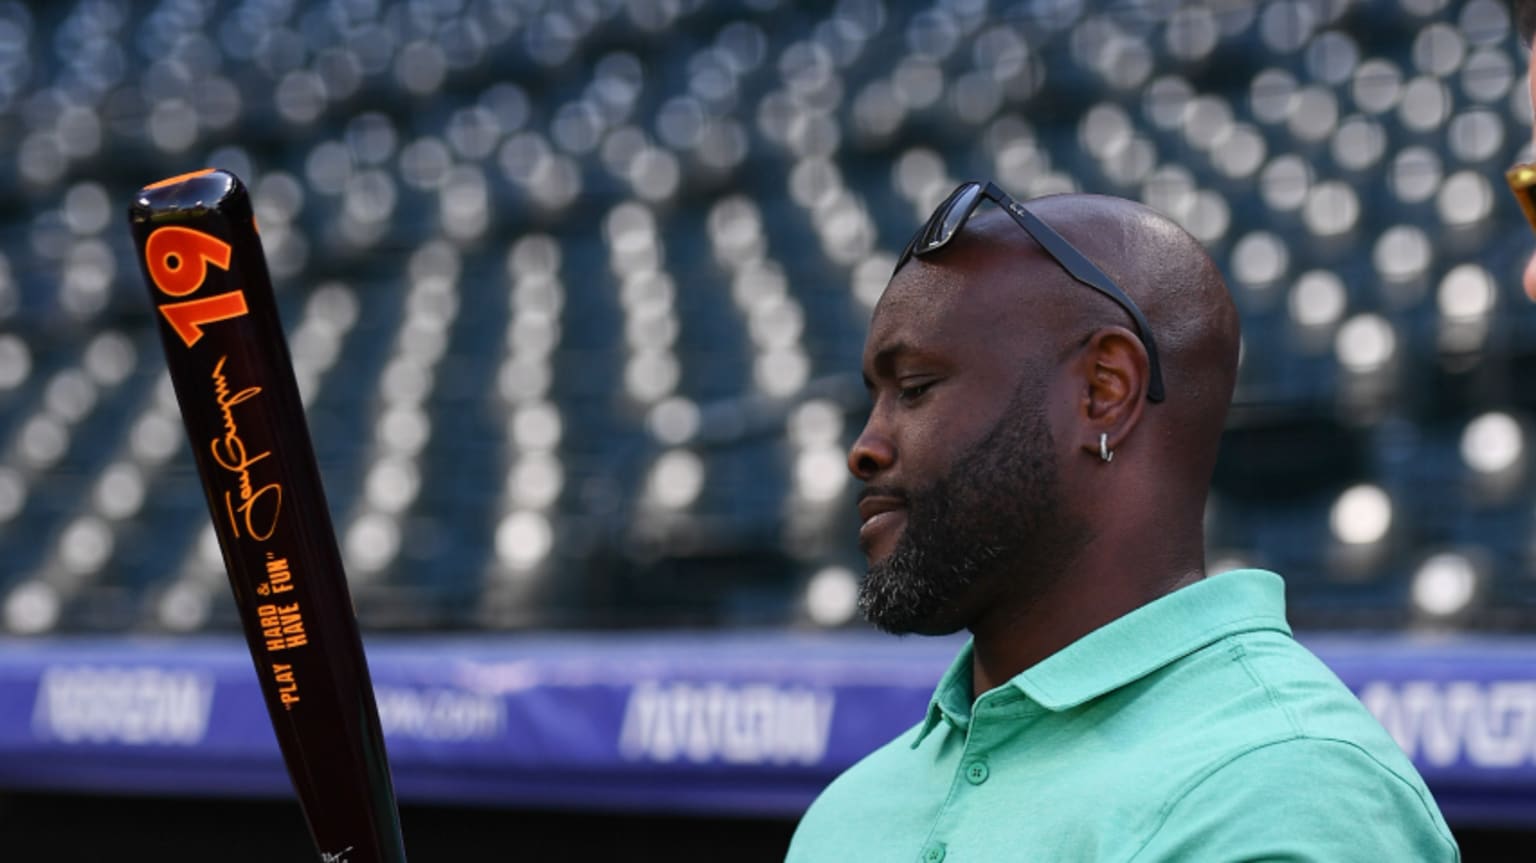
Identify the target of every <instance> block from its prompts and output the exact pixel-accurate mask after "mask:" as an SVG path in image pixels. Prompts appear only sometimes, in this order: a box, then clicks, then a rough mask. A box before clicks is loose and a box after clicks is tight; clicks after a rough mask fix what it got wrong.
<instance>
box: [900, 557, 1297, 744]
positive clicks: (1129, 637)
mask: <svg viewBox="0 0 1536 863" xmlns="http://www.w3.org/2000/svg"><path fill="white" fill-rule="evenodd" d="M1259 630H1273V631H1276V632H1283V633H1285V634H1286V635H1290V634H1291V628H1290V626H1289V625H1288V624H1287V623H1286V622H1285V582H1284V581H1282V580H1281V578H1280V576H1278V575H1276V574H1275V573H1273V572H1267V571H1265V570H1259V569H1239V570H1233V571H1231V572H1224V573H1222V574H1220V575H1213V576H1211V577H1209V578H1205V579H1202V580H1200V581H1197V582H1195V583H1194V584H1191V585H1188V586H1186V587H1182V588H1180V589H1178V590H1175V591H1173V592H1172V593H1169V594H1167V595H1166V596H1162V597H1159V598H1158V599H1156V600H1154V601H1152V602H1149V603H1147V604H1146V605H1144V606H1142V607H1140V608H1138V609H1136V610H1135V611H1132V612H1131V613H1129V614H1126V615H1124V616H1122V617H1120V618H1119V619H1117V620H1114V621H1111V622H1110V623H1107V624H1105V625H1104V626H1102V627H1100V628H1098V629H1096V630H1094V631H1093V632H1090V633H1088V634H1087V635H1085V636H1083V637H1082V638H1079V639H1078V640H1077V641H1074V642H1073V643H1071V644H1069V645H1067V646H1066V647H1064V648H1062V649H1061V650H1059V651H1057V652H1056V653H1054V654H1052V655H1050V656H1048V657H1046V658H1045V659H1044V660H1042V661H1041V662H1039V663H1037V664H1036V665H1034V666H1032V667H1031V668H1028V669H1026V670H1025V671H1023V672H1021V673H1020V674H1018V675H1017V676H1016V677H1014V678H1013V679H1012V680H1010V681H1008V683H1006V684H1004V686H1011V687H1013V688H1015V689H1017V690H1018V691H1019V692H1021V693H1023V694H1024V695H1025V696H1026V697H1028V698H1029V699H1030V700H1032V701H1034V702H1035V703H1036V704H1039V705H1040V706H1041V707H1044V708H1045V709H1047V710H1050V711H1060V710H1067V709H1069V708H1072V707H1077V706H1078V705H1081V704H1084V703H1086V702H1089V701H1092V700H1093V699H1095V698H1098V697H1099V696H1101V695H1104V694H1106V693H1108V692H1112V691H1114V690H1116V689H1119V688H1120V687H1122V686H1125V685H1126V684H1129V683H1132V682H1134V681H1136V680H1140V679H1141V678H1143V677H1145V676H1147V675H1148V674H1151V673H1152V672H1154V671H1156V670H1158V669H1159V668H1162V667H1163V666H1165V665H1168V664H1169V663H1171V662H1173V661H1175V660H1177V659H1180V658H1182V657H1185V656H1188V655H1189V654H1191V653H1194V652H1195V651H1197V650H1199V649H1201V648H1203V647H1206V646H1207V645H1210V644H1213V643H1215V642H1217V641H1220V640H1221V639H1223V638H1226V637H1228V636H1230V635H1236V634H1238V633H1242V632H1255V631H1259ZM971 650H972V647H971V644H970V643H969V642H967V643H966V645H965V647H964V648H963V649H962V650H961V651H960V655H958V656H956V657H955V661H954V662H953V663H952V664H951V665H950V667H949V670H948V671H946V672H945V673H944V676H943V678H941V679H940V680H939V685H938V687H937V688H936V689H935V690H934V693H933V698H932V699H931V700H930V701H929V702H928V715H927V718H926V720H925V721H924V722H923V726H922V729H921V730H920V731H919V733H918V735H917V738H916V740H914V741H913V744H912V745H913V746H914V747H915V746H916V745H917V744H919V743H921V742H922V740H923V738H924V737H926V736H927V735H928V732H930V731H932V730H933V728H934V726H936V725H937V724H938V722H939V720H940V719H941V718H948V719H949V720H950V721H951V722H952V723H954V724H955V725H957V726H964V725H965V724H966V723H967V722H968V721H969V719H970V707H971V701H972V699H971Z"/></svg>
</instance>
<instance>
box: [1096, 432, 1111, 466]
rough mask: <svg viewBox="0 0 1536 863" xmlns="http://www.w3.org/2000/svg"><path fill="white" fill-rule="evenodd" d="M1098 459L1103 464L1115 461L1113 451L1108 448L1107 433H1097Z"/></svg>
mask: <svg viewBox="0 0 1536 863" xmlns="http://www.w3.org/2000/svg"><path fill="white" fill-rule="evenodd" d="M1099 458H1101V459H1103V460H1104V463H1105V464H1109V463H1110V462H1112V461H1114V460H1115V451H1114V450H1112V449H1110V448H1109V433H1108V432H1100V433H1099Z"/></svg>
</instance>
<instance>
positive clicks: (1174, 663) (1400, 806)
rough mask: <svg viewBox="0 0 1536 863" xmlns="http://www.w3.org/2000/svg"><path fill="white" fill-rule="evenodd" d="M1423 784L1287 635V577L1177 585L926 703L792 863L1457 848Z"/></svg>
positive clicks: (962, 668)
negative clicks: (1024, 663) (984, 681)
mask: <svg viewBox="0 0 1536 863" xmlns="http://www.w3.org/2000/svg"><path fill="white" fill-rule="evenodd" d="M1459 859H1460V853H1459V851H1458V850H1457V847H1456V842H1455V840H1454V839H1453V838H1452V837H1451V833H1450V830H1449V829H1447V828H1446V825H1445V820H1444V819H1443V818H1442V817H1441V815H1440V810H1439V808H1438V807H1437V806H1436V805H1435V801H1434V799H1433V798H1432V797H1430V794H1429V790H1428V789H1427V788H1425V787H1424V782H1423V780H1422V779H1421V778H1420V777H1419V775H1418V772H1417V771H1415V770H1414V768H1413V765H1412V764H1411V763H1410V762H1409V761H1408V759H1407V757H1406V756H1404V755H1403V753H1402V751H1401V750H1400V749H1399V748H1398V747H1397V745H1396V744H1395V743H1394V742H1393V741H1392V738H1391V737H1390V736H1388V734H1387V732H1386V731H1385V730H1384V729H1383V728H1382V727H1381V725H1380V724H1379V723H1378V722H1377V721H1376V719H1375V718H1374V717H1373V716H1371V714H1370V713H1369V712H1368V711H1366V709H1365V708H1364V707H1363V706H1361V704H1360V701H1359V700H1358V699H1357V698H1355V696H1354V695H1353V694H1352V693H1351V692H1350V691H1349V690H1348V689H1347V688H1346V687H1345V686H1344V684H1343V683H1342V682H1341V681H1340V680H1339V679H1338V678H1337V677H1336V676H1334V674H1333V673H1332V672H1330V671H1329V670H1328V669H1327V668H1326V667H1325V666H1324V665H1323V664H1322V662H1320V661H1319V660H1318V659H1317V657H1315V656H1313V655H1312V654H1311V652H1309V651H1308V650H1307V649H1306V648H1304V647H1302V646H1301V645H1299V644H1297V643H1296V641H1295V640H1294V639H1292V638H1291V631H1290V627H1289V626H1288V625H1287V624H1286V622H1285V598H1284V584H1283V582H1282V581H1281V580H1280V577H1279V576H1277V575H1275V574H1274V573H1271V572H1263V571H1259V570H1239V571H1235V572H1228V573H1224V574H1222V575H1217V576H1212V577H1210V578H1207V579H1205V580H1203V581H1200V582H1196V583H1195V584H1192V585H1190V586H1188V587H1184V588H1181V589H1179V590H1176V591H1174V592H1173V593H1170V594H1168V595H1167V596H1164V597H1162V598H1160V599H1158V600H1156V601H1155V602H1152V603H1149V604H1148V605H1145V606H1143V607H1141V608H1139V609H1137V610H1136V611H1134V612H1131V613H1130V614H1127V615H1125V616H1124V617H1121V618H1120V619H1118V620H1116V621H1114V622H1112V623H1110V624H1108V625H1106V626H1104V627H1102V628H1100V629H1098V630H1095V631H1094V632H1091V633H1089V634H1088V635H1086V636H1084V637H1082V638H1081V639H1079V640H1078V641H1076V642H1074V643H1073V644H1071V645H1069V646H1067V647H1066V648H1065V649H1063V650H1061V651H1059V652H1057V653H1056V654H1054V655H1052V656H1050V657H1049V658H1047V659H1045V660H1044V661H1042V662H1040V663H1039V664H1037V665H1035V666H1034V667H1032V668H1030V669H1028V670H1027V671H1024V672H1023V673H1021V674H1019V675H1018V676H1017V677H1015V678H1013V679H1012V680H1010V681H1008V682H1007V683H1005V684H1003V685H1001V686H998V687H997V688H995V689H992V690H990V691H988V692H986V693H983V694H982V695H981V697H979V698H977V699H975V702H974V703H972V699H971V646H970V645H969V644H967V645H966V647H965V649H963V650H962V651H961V652H960V655H959V656H958V657H956V659H955V661H954V664H953V665H951V666H950V669H949V671H948V672H947V673H946V674H945V675H944V677H943V679H942V680H940V682H939V685H938V689H937V690H936V691H935V692H934V695H933V700H932V701H931V702H930V703H929V705H928V715H927V717H926V718H925V719H924V720H923V721H922V722H919V723H918V724H917V725H916V726H915V727H913V728H912V729H911V730H909V731H908V732H906V733H904V734H902V735H901V736H900V737H898V738H897V739H896V740H894V741H892V742H890V743H888V744H886V745H885V746H883V747H882V748H880V749H879V750H877V751H876V752H874V753H873V754H871V755H869V756H868V757H866V758H865V759H863V760H862V761H860V762H859V763H858V764H855V765H854V766H853V767H851V768H849V769H848V771H847V772H845V773H843V775H842V776H839V777H838V778H837V779H836V780H835V781H834V782H833V783H832V784H831V785H829V786H828V787H827V789H826V790H825V791H823V792H822V794H821V796H820V797H819V798H817V800H816V802H815V803H814V804H812V805H811V808H810V809H809V810H808V811H807V812H806V814H805V817H804V818H803V819H802V820H801V822H800V826H799V827H798V828H797V829H796V831H795V836H794V840H793V841H792V842H791V844H790V848H789V856H788V860H789V861H793V863H799V861H829V863H831V861H836V863H847V861H887V860H890V861H907V863H971V861H994V860H1021V861H1070V863H1083V861H1128V863H1152V861H1223V863H1238V861H1261V860H1262V861H1270V860H1273V861H1287V863H1311V861H1317V863H1323V861H1327V863H1340V861H1359V863H1385V861H1392V863H1397V861H1453V860H1459Z"/></svg>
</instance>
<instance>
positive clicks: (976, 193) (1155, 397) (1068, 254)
mask: <svg viewBox="0 0 1536 863" xmlns="http://www.w3.org/2000/svg"><path fill="white" fill-rule="evenodd" d="M983 200H990V201H992V202H993V203H994V204H997V205H998V206H999V207H1002V208H1003V211H1004V212H1006V213H1007V214H1008V215H1009V216H1012V217H1013V221H1014V222H1016V223H1017V224H1018V226H1019V227H1020V228H1023V229H1024V233H1026V234H1029V235H1030V236H1031V237H1033V238H1034V240H1035V242H1036V243H1039V244H1040V247H1041V248H1042V249H1045V253H1046V254H1048V255H1050V256H1051V258H1052V259H1053V260H1055V261H1056V263H1057V264H1059V265H1060V266H1061V268H1062V269H1063V270H1066V271H1067V274H1068V275H1070V276H1071V277H1072V278H1073V279H1076V280H1077V281H1079V282H1081V283H1083V284H1084V285H1087V286H1088V287H1090V288H1093V289H1094V290H1096V291H1098V292H1099V293H1101V294H1103V295H1104V296H1106V297H1109V298H1110V299H1112V300H1114V301H1115V302H1116V303H1118V304H1119V305H1120V307H1121V308H1123V309H1125V311H1126V312H1127V313H1128V314H1129V315H1130V316H1131V319H1132V320H1133V321H1134V322H1135V323H1136V335H1137V336H1138V337H1139V338H1140V339H1141V344H1142V346H1143V347H1144V348H1146V350H1147V366H1148V371H1149V377H1150V378H1151V380H1150V381H1149V382H1148V384H1147V400H1148V401H1151V402H1161V401H1162V400H1163V397H1164V393H1163V367H1162V364H1161V363H1159V362H1158V358H1157V342H1156V341H1154V340H1153V338H1152V328H1151V326H1149V325H1148V324H1147V318H1146V316H1145V315H1143V314H1142V313H1141V309H1139V308H1137V306H1136V303H1135V302H1134V301H1133V300H1132V299H1131V298H1130V297H1129V296H1127V295H1126V293H1125V291H1122V290H1120V286H1119V285H1116V284H1115V282H1114V280H1113V279H1111V278H1110V277H1109V276H1108V275H1106V274H1105V273H1104V271H1103V270H1101V269H1099V268H1098V266H1097V265H1095V264H1094V263H1093V261H1090V260H1088V257H1087V256H1086V255H1084V254H1083V253H1082V252H1080V251H1078V250H1077V247H1076V246H1073V245H1072V244H1071V243H1069V242H1067V240H1066V238H1065V237H1063V236H1062V235H1060V234H1058V233H1056V231H1055V229H1054V228H1052V227H1051V226H1050V225H1047V224H1046V223H1045V222H1043V221H1041V220H1040V217H1039V216H1036V215H1035V214H1034V213H1032V212H1030V211H1029V210H1028V209H1027V208H1025V206H1024V205H1023V204H1020V203H1019V202H1018V201H1016V200H1014V199H1013V198H1012V197H1011V196H1010V195H1009V194H1008V193H1007V192H1004V191H1003V190H1002V189H1000V188H998V187H997V184H995V183H982V182H980V181H977V180H972V181H969V182H965V183H961V184H960V185H959V186H957V187H956V188H955V190H954V191H953V192H950V193H949V197H947V198H945V199H944V202H943V203H941V204H939V206H938V208H937V209H935V210H934V211H933V215H931V216H929V217H928V222H927V223H926V224H924V225H923V227H922V228H920V229H919V230H918V232H917V233H916V234H913V235H912V239H911V241H909V242H908V243H907V247H906V249H905V250H903V251H902V253H901V257H900V258H897V260H896V269H894V270H892V271H891V275H892V276H895V275H896V273H899V272H901V268H902V267H904V266H906V264H907V262H908V261H910V260H912V259H913V258H915V257H916V258H920V257H922V256H923V255H927V254H930V253H932V252H936V251H938V250H939V249H942V248H944V247H945V246H946V245H948V244H949V241H950V240H953V239H954V238H955V236H956V235H957V234H959V233H960V229H961V228H963V227H965V223H966V222H967V221H969V220H970V218H971V214H972V213H974V212H976V208H977V207H979V206H981V202H982V201H983Z"/></svg>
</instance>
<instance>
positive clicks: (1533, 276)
mask: <svg viewBox="0 0 1536 863" xmlns="http://www.w3.org/2000/svg"><path fill="white" fill-rule="evenodd" d="M1530 2H1536V0H1530ZM1517 9H1518V5H1517ZM1530 47H1531V46H1530V44H1529V43H1527V44H1526V48H1527V49H1529V48H1530ZM1528 55H1529V64H1530V65H1529V68H1528V69H1527V71H1526V84H1527V87H1528V88H1529V90H1530V94H1531V104H1532V107H1533V110H1536V52H1528ZM1532 136H1533V149H1536V125H1533V126H1532ZM1509 182H1510V186H1511V187H1514V189H1515V197H1517V198H1519V199H1520V208H1521V209H1523V210H1524V211H1525V217H1526V218H1527V219H1529V220H1530V222H1531V227H1532V229H1533V230H1536V163H1530V162H1527V163H1526V164H1524V165H1516V166H1515V167H1513V168H1511V169H1510V171H1509ZM1521 281H1522V282H1523V283H1524V286H1525V295H1526V296H1527V297H1530V298H1531V299H1532V300H1536V255H1533V256H1532V257H1531V258H1530V259H1529V260H1527V261H1526V262H1525V275H1524V277H1523V278H1522V280H1521Z"/></svg>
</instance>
